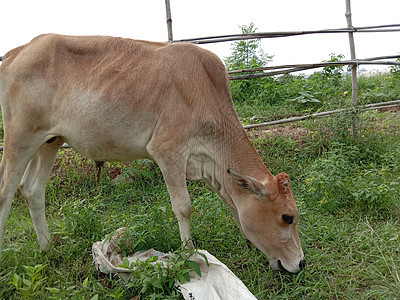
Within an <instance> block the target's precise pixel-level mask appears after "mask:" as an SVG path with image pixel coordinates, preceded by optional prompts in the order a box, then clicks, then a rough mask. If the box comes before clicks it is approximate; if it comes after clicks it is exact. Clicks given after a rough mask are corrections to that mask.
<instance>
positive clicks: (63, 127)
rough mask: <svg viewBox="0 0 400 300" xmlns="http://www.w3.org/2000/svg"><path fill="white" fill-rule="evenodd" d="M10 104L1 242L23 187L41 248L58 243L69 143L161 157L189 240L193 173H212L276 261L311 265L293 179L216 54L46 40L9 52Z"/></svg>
mask: <svg viewBox="0 0 400 300" xmlns="http://www.w3.org/2000/svg"><path fill="white" fill-rule="evenodd" d="M0 101H1V108H2V113H3V122H4V154H3V158H2V161H1V165H0V240H1V238H2V235H3V230H4V224H5V222H6V218H7V216H8V214H9V211H10V207H11V203H12V200H13V195H14V193H15V191H16V189H17V188H18V185H19V186H20V188H21V190H22V192H23V194H24V195H25V197H26V199H27V202H28V206H29V210H30V214H31V217H32V220H33V224H34V226H35V229H36V233H37V236H38V239H39V244H40V248H41V249H42V250H44V251H48V250H49V248H50V234H49V231H48V228H47V223H46V219H45V204H44V195H45V186H46V182H47V180H48V177H49V174H50V171H51V169H52V165H53V163H54V159H55V157H56V154H57V150H58V149H59V148H60V146H61V145H62V144H63V143H64V142H67V143H68V144H69V145H70V146H71V147H73V148H74V149H75V150H76V151H78V152H79V153H81V154H82V155H84V156H86V157H88V158H92V159H93V160H96V161H132V160H136V159H140V158H147V159H152V160H154V161H156V162H157V164H158V165H159V166H160V169H161V172H162V174H163V177H164V180H165V183H166V185H167V189H168V192H169V194H170V198H171V203H172V208H173V211H174V213H175V215H176V217H177V220H178V224H179V231H180V236H181V239H182V241H183V242H185V241H190V229H189V223H188V219H189V216H190V213H191V205H190V199H189V194H188V191H187V188H186V178H189V179H192V180H199V179H202V180H204V181H205V182H206V183H207V184H208V185H209V186H210V187H211V188H212V189H213V190H214V191H215V192H217V193H218V194H219V196H220V197H221V199H222V200H223V201H224V202H225V203H226V204H227V205H228V207H229V208H230V210H231V211H232V214H233V216H234V217H235V219H236V221H237V223H238V225H239V227H240V229H241V231H242V233H243V236H244V237H245V238H248V239H249V240H250V241H251V242H252V243H253V244H254V245H255V246H257V247H258V248H259V249H260V250H261V251H262V252H263V253H264V254H265V255H266V256H267V257H268V259H269V261H270V265H271V266H272V267H273V268H277V267H280V268H283V269H285V270H287V271H289V272H293V273H295V272H298V271H299V270H301V269H302V268H303V267H304V265H305V260H304V255H303V251H302V249H301V245H300V239H299V236H298V232H297V223H298V211H297V208H296V203H295V200H294V197H293V193H292V190H291V187H290V183H289V178H288V176H287V175H286V174H284V173H282V174H279V175H278V176H276V177H275V176H273V175H272V174H271V173H270V172H269V171H268V169H267V168H266V167H265V165H264V164H263V162H262V160H261V158H260V156H259V155H258V154H257V152H256V150H255V149H254V147H253V145H252V144H251V142H250V140H249V138H248V136H247V134H246V132H245V131H244V129H243V127H242V125H241V123H240V121H239V119H238V116H237V114H236V111H235V109H234V106H233V102H232V97H231V93H230V88H229V81H228V75H227V72H226V70H225V67H224V65H223V64H222V63H221V61H220V59H219V58H218V57H217V56H215V55H214V54H212V53H210V52H209V51H206V50H203V49H201V48H199V47H197V46H194V45H191V44H168V43H154V42H147V41H137V40H130V39H122V38H114V37H104V36H87V37H74V36H62V35H56V34H48V35H41V36H39V37H36V38H35V39H33V40H32V41H31V42H30V43H28V44H26V45H24V46H21V47H19V48H16V49H14V50H11V51H10V52H8V53H7V54H6V55H5V56H4V57H3V63H2V65H1V67H0ZM0 245H1V244H0Z"/></svg>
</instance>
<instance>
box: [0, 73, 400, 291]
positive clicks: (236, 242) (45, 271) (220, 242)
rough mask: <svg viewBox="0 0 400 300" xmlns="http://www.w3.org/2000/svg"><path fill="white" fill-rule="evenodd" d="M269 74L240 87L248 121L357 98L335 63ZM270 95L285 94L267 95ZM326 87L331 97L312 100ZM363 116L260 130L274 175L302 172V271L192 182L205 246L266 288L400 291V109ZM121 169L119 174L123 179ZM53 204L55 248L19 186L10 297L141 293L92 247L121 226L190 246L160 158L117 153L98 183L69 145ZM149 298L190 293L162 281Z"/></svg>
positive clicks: (387, 93) (386, 80)
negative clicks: (105, 268) (264, 250)
mask: <svg viewBox="0 0 400 300" xmlns="http://www.w3.org/2000/svg"><path fill="white" fill-rule="evenodd" d="M321 76H322V77H321ZM396 80H397V81H396ZM283 81H284V82H285V84H286V85H287V87H286V88H285V89H283V88H282V84H283V83H282V82H283ZM396 82H397V83H396ZM237 84H238V86H236V87H235V86H233V87H232V88H233V91H234V96H235V93H236V94H238V93H243V92H246V93H249V91H250V90H251V91H255V90H256V89H255V88H256V87H257V83H256V82H252V83H251V85H254V86H253V87H251V89H250V87H247V88H248V89H247V90H246V85H248V84H249V82H248V83H246V82H245V81H243V82H241V83H237ZM359 84H360V91H359V93H360V101H361V103H370V102H380V101H384V100H388V99H395V98H398V96H399V95H400V90H399V87H400V85H399V84H398V79H396V78H395V77H391V76H379V77H376V78H372V79H371V80H370V79H368V78H360V80H359ZM258 85H260V89H259V91H268V93H269V94H266V95H264V94H262V95H255V96H254V95H253V96H251V95H250V94H249V95H247V94H246V95H242V94H238V96H237V97H239V96H240V97H241V96H243V97H245V98H246V99H250V100H248V101H247V102H246V101H242V100H240V98H238V99H236V106H237V109H238V111H239V114H240V116H241V118H242V119H243V120H244V123H251V122H261V121H267V120H270V119H273V118H276V117H277V116H289V115H293V114H298V113H302V112H304V111H317V110H328V109H333V108H336V107H340V106H346V105H348V104H349V103H350V99H351V96H350V95H349V94H348V93H346V92H347V91H348V90H349V87H350V85H349V83H348V80H342V79H341V77H340V78H339V77H338V78H336V79H335V77H333V79H332V78H331V77H329V76H326V75H324V74H322V75H318V74H317V75H315V76H314V77H312V78H310V79H307V78H305V77H299V78H297V79H296V78H293V77H281V78H280V79H277V80H264V81H260V83H259V84H258ZM263 93H264V92H263ZM304 95H306V96H305V97H306V98H304V97H303V96H304ZM307 95H309V96H307ZM262 97H265V98H266V99H274V101H275V102H276V103H267V102H266V100H265V101H264V100H263V101H264V102H262V101H261V100H260V99H261V98H262ZM302 97H303V98H302ZM307 97H308V98H307ZM314 97H317V98H318V99H319V100H320V101H319V102H312V101H308V100H312V99H313V98H314ZM282 98H286V99H297V100H296V101H289V102H282ZM304 99H305V100H307V101H306V102H305V103H301V101H300V100H304ZM357 124H358V126H357V129H356V131H357V132H358V133H357V136H356V137H354V136H352V134H351V130H350V128H351V126H352V116H351V115H344V116H339V117H334V118H329V119H324V120H309V121H306V122H302V123H296V124H295V125H293V124H292V125H286V126H279V127H273V128H268V129H262V130H257V131H250V132H249V136H250V137H251V139H252V141H253V143H254V145H255V146H256V148H257V150H258V151H259V153H260V155H261V156H262V158H263V160H264V162H265V164H266V166H267V167H268V168H269V169H270V170H271V171H272V172H273V173H274V174H277V173H279V172H283V171H284V172H287V173H288V174H289V175H290V178H291V183H292V187H293V191H294V193H295V197H296V199H297V203H298V207H299V210H300V214H301V217H300V224H299V233H300V238H301V241H302V246H303V249H304V252H305V255H306V258H307V262H308V264H307V267H306V269H304V270H303V271H302V272H300V273H299V274H297V275H290V274H285V273H282V272H279V271H272V270H271V269H270V268H269V267H268V261H267V259H266V258H265V257H264V255H262V254H261V252H260V251H258V250H257V249H255V248H254V247H252V246H250V245H248V244H247V243H246V242H245V241H244V240H243V239H242V238H241V234H240V232H239V230H238V228H237V226H236V224H235V221H234V219H233V217H232V215H231V214H230V212H229V210H228V209H227V207H226V206H225V205H224V204H223V203H222V202H221V201H220V200H219V198H218V197H217V196H216V195H215V194H214V193H213V192H211V191H210V190H209V189H208V188H207V187H206V186H205V185H204V184H203V183H201V182H191V181H188V189H189V193H190V195H191V199H192V204H193V215H192V217H191V228H192V235H193V238H194V242H195V246H196V247H198V248H201V249H206V250H207V251H209V252H210V253H212V254H213V255H215V256H216V257H217V258H218V259H220V260H221V261H222V262H224V263H225V264H226V265H228V267H229V268H230V269H231V270H232V271H233V272H234V273H235V274H236V275H237V276H238V277H239V278H240V279H241V280H242V281H243V282H244V283H245V284H246V286H247V287H248V288H249V289H250V291H251V292H252V293H253V294H254V295H255V296H256V297H257V298H258V299H271V298H272V299H398V297H399V295H400V274H399V273H400V237H399V232H400V199H399V193H398V191H399V190H400V136H399V135H398V132H399V130H400V114H399V113H392V112H386V113H377V112H368V113H364V114H362V115H360V120H359V122H358V123H357ZM117 176H118V178H119V179H120V180H119V184H115V183H114V182H113V181H114V179H115V178H116V177H117ZM46 205H47V206H46V214H47V218H48V221H49V228H50V231H51V233H52V238H53V241H52V248H51V250H50V252H49V253H47V254H44V253H42V252H41V251H40V249H39V246H38V242H37V239H36V235H35V232H34V229H33V226H32V223H31V219H30V216H29V212H28V208H27V205H26V203H25V200H24V199H23V197H22V195H21V194H19V193H17V194H16V197H15V200H14V203H13V206H12V210H11V214H10V216H9V218H8V220H7V224H6V228H5V233H4V239H3V250H2V254H3V264H2V269H1V271H0V299H132V297H134V296H136V295H138V294H140V293H141V289H142V286H141V285H140V284H139V283H138V284H137V285H135V284H133V285H131V286H124V285H123V283H122V281H121V280H120V279H119V278H118V277H115V276H110V275H104V274H102V273H99V272H98V271H96V270H95V268H94V265H93V262H92V257H91V247H92V243H94V242H96V241H99V240H101V239H103V238H104V236H106V235H108V234H110V233H112V232H114V231H115V230H116V229H118V228H120V227H128V228H130V233H131V235H132V237H133V239H134V241H135V242H134V245H133V246H132V249H130V250H131V252H134V251H136V250H140V249H149V248H155V249H157V250H159V251H162V252H167V251H178V252H179V251H180V250H179V249H180V240H179V231H178V226H177V222H176V219H175V217H174V214H173V213H172V210H171V205H170V204H169V197H168V193H167V190H166V187H165V185H164V183H163V180H162V176H161V173H160V171H159V169H158V167H157V166H156V165H155V164H154V163H152V162H149V161H138V162H134V163H127V164H111V165H110V166H109V167H107V168H106V169H105V170H104V171H103V173H102V178H101V184H100V188H98V186H97V179H96V169H95V166H94V163H93V162H91V161H88V160H86V159H84V158H82V157H81V156H79V155H77V154H76V153H74V152H72V151H71V150H62V151H60V153H59V156H58V158H57V161H56V164H55V166H54V169H53V172H52V175H51V178H50V180H49V183H48V186H47V193H46ZM150 273H151V272H150V271H148V273H145V274H144V275H146V276H147V275H149V276H150ZM146 276H144V277H146ZM134 299H137V298H134ZM140 299H179V296H178V295H171V294H170V295H168V296H167V295H165V291H163V290H157V289H153V290H152V292H146V293H141V296H140Z"/></svg>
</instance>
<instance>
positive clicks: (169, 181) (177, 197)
mask: <svg viewBox="0 0 400 300" xmlns="http://www.w3.org/2000/svg"><path fill="white" fill-rule="evenodd" d="M164 180H165V184H166V185H167V189H168V193H169V195H170V199H171V204H172V210H173V212H174V214H175V216H176V219H177V220H178V226H179V233H180V236H181V240H182V244H183V246H186V247H189V248H191V249H193V242H192V240H191V238H190V225H189V218H190V215H191V213H192V207H191V204H190V197H189V193H188V191H187V187H186V178H183V179H179V178H176V177H175V178H173V177H170V176H168V175H164Z"/></svg>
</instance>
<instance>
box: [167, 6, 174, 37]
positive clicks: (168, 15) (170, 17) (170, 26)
mask: <svg viewBox="0 0 400 300" xmlns="http://www.w3.org/2000/svg"><path fill="white" fill-rule="evenodd" d="M165 9H166V12H167V28H168V42H170V43H171V42H172V41H173V40H174V38H173V35H172V16H171V5H170V3H169V0H165Z"/></svg>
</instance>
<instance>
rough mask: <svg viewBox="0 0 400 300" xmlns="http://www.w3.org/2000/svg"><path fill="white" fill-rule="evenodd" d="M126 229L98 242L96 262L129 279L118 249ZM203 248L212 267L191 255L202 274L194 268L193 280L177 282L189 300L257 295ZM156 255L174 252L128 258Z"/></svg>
mask: <svg viewBox="0 0 400 300" xmlns="http://www.w3.org/2000/svg"><path fill="white" fill-rule="evenodd" d="M123 232H124V229H123V228H120V229H118V230H117V232H116V234H114V235H113V237H112V238H111V239H104V240H102V241H100V242H96V243H94V244H93V247H92V253H93V260H94V264H95V266H96V268H97V269H98V270H99V271H101V272H104V273H115V274H119V275H120V276H121V277H122V278H123V279H124V280H125V281H128V280H129V278H130V276H131V271H130V270H128V269H125V268H121V267H118V265H122V256H121V255H120V254H119V253H118V252H117V251H116V250H117V249H118V244H117V241H118V237H120V236H121V235H122V234H123ZM199 252H201V253H203V254H204V255H206V256H207V259H208V263H209V267H208V266H207V264H206V262H205V260H204V258H203V257H202V256H200V255H194V256H192V257H191V258H190V259H191V260H193V261H195V262H197V263H198V264H199V266H200V270H201V277H200V276H198V275H197V274H196V273H195V272H190V273H189V275H190V281H189V282H185V283H183V284H181V283H180V282H179V281H177V282H176V286H177V287H178V289H179V290H180V291H181V293H182V296H183V297H184V298H185V299H186V300H219V299H221V300H225V299H241V300H254V299H256V297H254V295H253V294H252V293H250V291H249V290H248V289H247V287H246V286H245V285H244V284H243V282H242V281H241V280H240V279H239V278H237V277H236V276H235V274H233V272H232V271H231V270H229V268H228V267H227V266H226V265H224V264H223V263H222V262H220V261H219V260H218V259H217V258H215V257H214V256H213V255H211V254H210V253H208V252H207V251H205V250H199ZM152 256H159V260H158V261H163V260H164V261H167V260H168V258H169V257H170V254H163V253H161V252H158V251H156V250H154V249H150V250H148V251H146V252H136V253H135V254H134V255H132V256H130V257H128V260H129V262H133V261H136V260H137V259H140V260H146V259H148V258H150V257H152Z"/></svg>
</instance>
